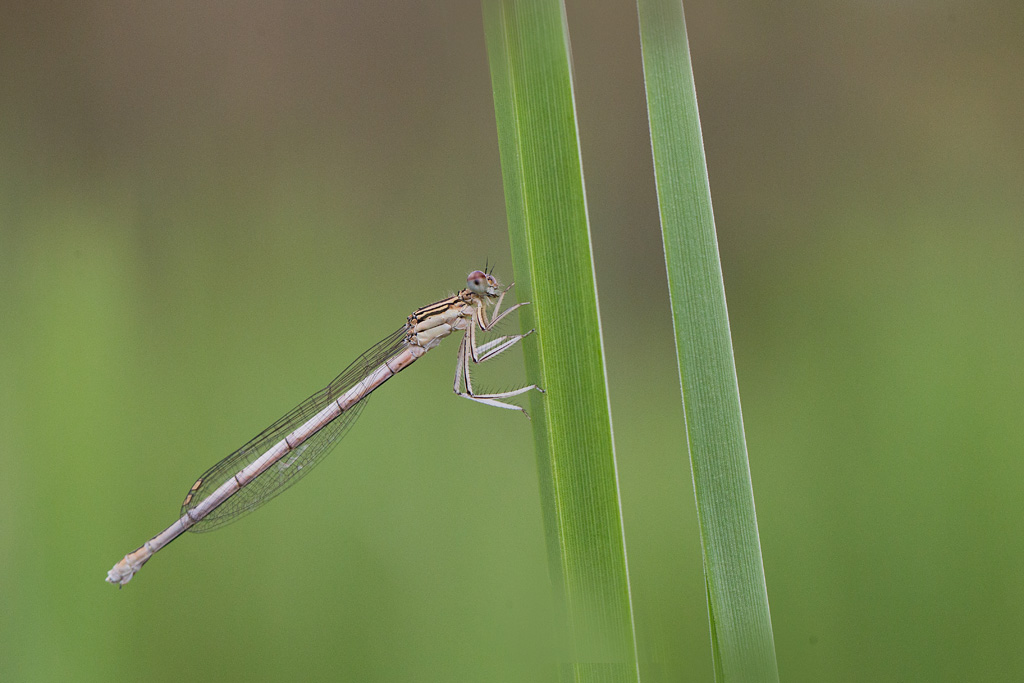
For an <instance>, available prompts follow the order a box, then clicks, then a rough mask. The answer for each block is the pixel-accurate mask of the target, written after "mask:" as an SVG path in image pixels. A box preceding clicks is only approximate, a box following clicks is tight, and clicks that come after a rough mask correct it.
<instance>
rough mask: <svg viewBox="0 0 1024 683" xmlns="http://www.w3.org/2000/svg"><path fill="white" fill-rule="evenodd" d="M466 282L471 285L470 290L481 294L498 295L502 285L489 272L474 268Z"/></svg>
mask: <svg viewBox="0 0 1024 683" xmlns="http://www.w3.org/2000/svg"><path fill="white" fill-rule="evenodd" d="M466 283H467V284H468V285H469V290H470V291H471V292H474V293H475V294H480V295H481V296H492V297H493V296H498V294H500V292H499V291H498V289H499V287H500V285H499V284H498V280H497V279H496V278H495V277H494V276H493V275H490V274H488V273H485V272H484V271H482V270H474V271H473V272H472V273H470V274H469V277H467V278H466Z"/></svg>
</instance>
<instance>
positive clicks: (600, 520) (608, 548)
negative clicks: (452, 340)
mask: <svg viewBox="0 0 1024 683" xmlns="http://www.w3.org/2000/svg"><path fill="white" fill-rule="evenodd" d="M483 8H484V25H485V32H486V36H487V51H488V56H489V59H490V64H491V80H492V83H493V86H494V104H495V110H496V116H497V123H498V136H499V147H500V151H501V163H502V173H503V177H504V185H505V198H506V205H507V209H508V216H509V232H510V237H511V241H512V252H513V259H514V261H515V263H514V265H515V270H516V278H517V281H516V287H517V290H518V291H517V296H518V298H519V299H520V300H527V301H531V302H532V305H531V306H528V307H526V308H525V309H524V311H523V313H524V315H523V316H522V320H523V324H524V326H532V327H535V328H536V330H537V335H536V338H535V339H534V340H532V343H530V344H528V345H527V350H526V358H527V365H528V371H529V372H530V375H531V377H532V378H534V379H535V380H536V381H537V382H538V383H539V384H541V385H542V386H543V387H544V388H545V389H546V390H547V394H546V395H545V396H538V397H537V398H535V399H534V402H533V408H534V410H533V414H534V419H535V423H534V430H535V431H534V433H535V438H536V443H537V457H538V470H539V476H540V480H541V494H542V499H543V504H544V517H545V527H546V529H545V531H546V534H547V540H548V549H549V563H550V569H551V576H552V581H553V583H554V584H555V588H556V591H557V592H558V593H559V594H560V597H561V605H562V616H563V617H564V624H565V625H566V629H565V636H566V641H565V643H564V649H563V653H562V658H563V667H562V674H563V677H564V678H566V679H571V680H575V681H597V680H600V681H634V680H636V679H637V669H636V652H635V640H634V635H633V619H632V611H631V602H630V594H629V583H628V576H627V573H626V558H625V547H624V541H623V535H622V520H621V514H620V507H619V492H618V481H617V475H616V467H615V452H614V449H613V444H612V433H611V416H610V414H609V406H608V395H607V386H606V381H605V372H604V352H603V347H602V341H601V328H600V321H599V318H598V306H597V290H596V284H595V281H594V271H593V262H592V259H591V248H590V232H589V226H588V222H587V209H586V202H585V196H584V190H583V174H582V169H581V165H580V152H579V144H578V139H577V129H576V115H575V104H574V101H573V91H572V75H571V69H570V60H569V49H568V45H569V42H568V33H567V30H566V26H565V14H564V8H563V6H562V4H561V2H559V1H557V0H554V1H552V0H525V1H523V0H520V1H518V2H517V1H515V0H508V1H507V2H501V1H500V0H484V3H483Z"/></svg>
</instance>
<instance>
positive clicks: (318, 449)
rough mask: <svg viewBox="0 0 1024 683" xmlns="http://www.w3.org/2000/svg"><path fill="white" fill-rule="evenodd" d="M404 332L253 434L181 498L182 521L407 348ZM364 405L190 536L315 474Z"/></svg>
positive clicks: (201, 522) (273, 469)
mask: <svg viewBox="0 0 1024 683" xmlns="http://www.w3.org/2000/svg"><path fill="white" fill-rule="evenodd" d="M405 332H406V328H405V327H401V328H399V329H398V330H395V331H394V332H392V333H391V334H390V335H388V336H387V337H385V338H384V339H383V340H381V341H380V342H378V343H377V344H375V345H373V346H372V347H370V349H369V350H367V351H366V353H364V354H363V355H361V356H359V358H357V359H356V360H355V361H353V363H352V364H351V365H349V366H348V367H347V368H345V369H344V370H343V371H342V373H341V374H340V375H338V376H337V377H336V378H335V379H334V381H332V382H331V383H330V384H328V385H327V386H326V387H324V388H323V389H321V390H320V391H318V392H316V393H315V394H313V395H312V396H310V397H309V398H307V399H306V400H305V401H303V402H302V403H300V404H299V405H297V406H295V407H294V408H293V409H292V410H290V411H289V412H288V413H287V414H285V415H284V417H282V418H281V419H280V420H278V421H277V422H275V423H274V424H272V425H270V426H269V427H267V428H266V429H264V430H263V431H262V432H260V433H259V434H257V435H256V436H255V437H254V438H253V439H252V440H251V441H250V442H249V443H247V444H245V445H244V446H242V447H241V448H239V449H238V450H237V451H235V452H234V453H232V454H231V455H229V456H228V457H226V458H224V459H223V460H221V461H220V462H219V463H217V464H216V465H214V466H213V467H211V468H210V469H208V470H207V471H206V472H204V473H203V475H202V476H201V477H199V479H198V480H196V483H195V484H193V485H192V488H191V489H189V492H188V495H187V496H185V502H184V503H182V506H181V514H182V515H185V514H186V513H188V512H189V511H190V510H193V509H195V508H196V506H197V505H199V504H200V503H202V502H203V500H204V499H205V498H206V497H207V496H209V495H210V494H211V493H213V492H214V491H216V490H217V489H218V488H219V487H220V486H221V484H223V483H224V482H226V481H228V480H229V479H230V478H231V477H233V476H235V474H237V473H238V472H239V471H241V470H242V469H243V468H244V467H246V466H247V465H249V464H250V463H252V462H253V461H254V460H256V459H257V458H259V457H260V456H261V455H263V454H264V453H266V452H267V451H268V450H270V448H271V447H272V446H274V445H275V444H277V443H279V442H280V441H281V440H282V439H284V437H285V436H287V435H288V434H290V433H292V432H293V431H295V429H297V428H298V427H300V426H302V425H303V424H305V423H306V421H307V420H309V419H310V418H311V417H313V416H314V415H316V414H317V413H319V412H320V411H321V410H322V409H324V408H325V407H326V406H327V405H328V404H330V402H331V401H334V400H336V399H337V398H338V397H339V396H341V395H342V394H344V393H345V392H346V391H348V390H349V389H351V388H352V387H354V386H356V385H357V384H358V383H359V382H361V381H363V380H365V379H366V377H367V375H369V374H370V371H372V370H374V369H375V368H378V367H380V365H381V364H382V363H383V362H384V361H385V360H387V359H388V358H390V357H391V356H393V355H394V354H396V353H398V352H399V351H400V350H401V349H402V348H403V347H404V346H405ZM365 405H366V399H365V398H364V399H363V400H362V401H360V402H359V403H357V404H355V405H354V406H352V407H351V408H349V409H348V410H346V411H345V412H344V413H342V414H341V415H339V416H338V417H336V418H335V419H334V420H332V421H331V422H330V423H328V424H327V425H326V426H325V427H324V428H323V429H321V430H320V431H318V432H317V433H316V434H314V435H313V436H311V437H309V438H308V439H307V440H306V441H305V442H303V443H302V444H301V445H299V446H298V447H297V448H296V449H295V450H293V451H292V452H290V453H288V454H287V455H286V456H285V457H283V458H282V459H281V460H280V461H279V462H277V463H275V464H274V465H272V466H271V467H269V468H267V470H266V471H264V472H263V473H262V474H260V475H259V476H258V477H256V478H255V479H253V480H252V481H250V482H249V483H248V484H247V485H246V486H244V487H242V488H241V489H239V491H238V492H237V493H235V495H233V496H231V497H230V498H228V499H227V500H225V501H224V502H223V503H221V504H220V505H219V506H218V507H216V508H215V509H214V510H213V511H211V512H210V514H208V515H207V516H206V517H204V518H203V519H201V520H199V521H198V522H197V523H196V524H195V525H194V526H192V527H191V528H190V529H189V531H199V532H201V531H212V530H213V529H217V528H219V527H222V526H224V525H225V524H230V523H231V522H233V521H235V520H236V519H238V518H239V517H242V516H244V515H246V514H248V513H249V512H252V511H253V510H255V509H256V508H257V507H259V506H260V505H263V504H264V503H266V502H267V501H268V500H270V499H271V498H273V497H274V496H276V495H277V494H279V493H281V492H282V491H284V490H285V489H286V488H288V487H289V486H291V485H292V484H294V483H295V482H297V481H298V480H299V479H301V478H302V477H303V476H304V475H305V474H306V473H307V472H309V471H310V470H311V469H313V466H314V465H316V464H317V463H318V462H320V461H321V460H322V459H323V457H324V456H325V455H327V453H328V452H329V451H330V450H331V448H332V447H333V446H334V445H335V444H337V443H338V442H339V441H341V438H342V437H343V436H345V433H346V432H347V431H348V429H349V428H350V427H351V426H352V425H353V424H354V423H355V421H356V419H357V418H358V417H359V414H360V413H361V412H362V410H363V407H364V406H365Z"/></svg>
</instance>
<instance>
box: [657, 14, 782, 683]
mask: <svg viewBox="0 0 1024 683" xmlns="http://www.w3.org/2000/svg"><path fill="white" fill-rule="evenodd" d="M638 8H639V14H640V39H641V44H642V50H643V63H644V78H645V82H646V86H647V107H648V116H649V119H650V127H651V141H652V149H653V153H654V169H655V176H656V181H657V188H658V204H659V208H660V212H661V225H662V236H663V239H664V243H665V262H666V265H667V269H668V281H669V291H670V295H671V300H672V316H673V322H674V325H675V333H676V346H677V349H676V352H677V354H678V358H679V374H680V381H681V383H682V390H683V406H684V409H685V414H686V436H687V440H688V442H689V447H690V464H691V467H692V469H693V482H694V488H695V492H696V498H697V512H698V516H699V519H700V531H701V543H702V545H703V553H704V576H705V582H706V587H707V595H708V609H709V612H710V622H711V641H712V653H713V655H712V656H713V658H714V664H715V675H716V679H717V680H719V681H730V682H731V681H778V678H779V675H778V666H777V663H776V660H775V645H774V640H773V637H772V625H771V615H770V614H769V611H768V593H767V589H766V586H765V580H764V568H763V566H762V562H761V546H760V541H759V540H758V533H757V520H756V517H755V515H754V495H753V488H752V486H751V481H750V469H749V465H748V462H747V447H746V440H745V438H744V435H743V416H742V414H741V412H740V397H739V388H738V384H737V379H736V367H735V363H734V360H733V353H732V340H731V338H730V335H729V317H728V311H727V309H726V304H725V287H724V284H723V282H722V269H721V264H720V262H719V257H718V242H717V239H716V237H715V224H714V217H713V215H712V211H711V191H710V188H709V186H708V176H707V167H706V165H705V161H704V147H703V142H702V139H701V132H700V120H699V118H698V115H697V97H696V91H695V88H694V84H693V72H692V69H691V67H690V55H689V47H688V44H687V39H686V27H685V24H684V21H683V8H682V5H681V4H680V1H679V0H638Z"/></svg>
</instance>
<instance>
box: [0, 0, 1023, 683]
mask: <svg viewBox="0 0 1024 683" xmlns="http://www.w3.org/2000/svg"><path fill="white" fill-rule="evenodd" d="M1022 8H1024V5H1022V4H1021V3H1019V2H1017V1H1016V0H1001V1H993V2H981V3H968V2H956V1H949V2H909V1H903V2H880V1H878V2H871V1H863V0H861V1H856V2H851V1H846V2H832V3H819V2H806V1H797V2H789V3H785V4H784V5H781V6H777V5H772V4H766V3H761V2H752V1H751V0H737V1H735V2H724V3H723V2H707V1H703V0H702V1H695V2H687V3H686V7H685V9H686V14H687V20H688V29H689V35H690V41H691V47H692V53H693V63H694V68H695V75H696V83H697V89H698V97H699V102H700V107H701V115H702V116H701V118H702V124H703V130H704V136H705V144H706V153H707V159H708V166H709V171H710V177H711V187H712V195H713V198H714V205H715V210H716V211H715V214H716V221H717V226H718V234H719V240H720V246H721V255H722V265H723V269H724V273H725V282H726V290H727V294H728V299H729V304H730V315H731V322H732V332H733V337H734V343H735V349H736V361H737V367H738V373H739V382H740V389H741V394H742V398H743V406H744V409H745V410H744V421H745V424H746V429H747V439H748V446H749V452H750V466H751V471H752V476H753V482H754V489H755V497H756V501H757V511H758V521H759V525H760V533H761V541H762V547H763V553H764V564H765V574H766V577H767V582H768V594H769V598H770V602H771V607H772V617H773V624H774V629H775V639H776V648H777V652H778V660H779V669H780V674H781V677H782V679H783V680H786V681H866V680H870V681H908V680H921V681H964V680H971V681H1016V680H1021V679H1022V678H1024V580H1022V576H1024V574H1022V570H1021V567H1022V566H1024V510H1022V503H1024V493H1022V491H1024V458H1022V445H1024V430H1022V426H1024V419H1022V416H1021V405H1022V398H1024V391H1022V386H1024V356H1022V353H1021V341H1022V332H1024V316H1022V312H1024V308H1022V307H1024V269H1022V266H1021V261H1022V256H1024V125H1022V123H1021V122H1022V121H1024V87H1022V85H1024V84H1022V78H1024V77H1022V74H1024V68H1022V66H1024V31H1022V27H1024V9H1022ZM635 11H636V10H635V6H634V5H632V4H631V3H629V2H624V3H616V2H607V1H605V2H595V1H594V0H588V1H587V2H581V1H578V0H571V1H570V2H568V22H569V29H570V34H571V38H572V47H573V57H574V65H575V74H576V95H577V104H578V111H579V120H580V125H581V131H580V137H581V144H582V152H583V160H584V172H585V177H586V183H587V189H588V196H589V209H590V219H591V229H592V233H593V245H594V258H595V263H596V272H597V278H598V285H599V292H600V301H601V310H602V317H603V324H604V334H605V345H606V351H607V363H608V377H609V387H610V392H611V405H612V410H613V420H614V425H615V433H616V440H617V454H618V461H619V465H620V480H621V485H622V501H623V508H624V514H625V523H626V536H627V542H628V551H629V557H630V561H631V565H630V570H631V577H632V581H633V598H634V610H635V616H636V621H637V629H638V641H639V647H640V652H641V665H642V672H643V674H644V677H645V680H649V681H660V680H666V679H668V678H670V677H671V679H672V680H678V672H679V671H680V670H683V671H685V672H687V674H688V675H687V676H686V678H687V679H688V680H711V677H712V671H711V662H710V655H709V647H708V633H707V629H708V627H707V616H706V614H707V613H706V605H705V597H704V591H703V580H702V574H701V571H702V570H701V563H700V549H699V542H698V538H697V535H696V523H695V518H694V511H693V495H692V487H691V482H690V476H689V465H688V462H687V460H686V454H685V452H684V451H683V450H682V448H681V431H680V430H681V428H682V410H681V407H680V400H679V395H678V381H677V374H676V364H675V359H674V351H673V339H672V331H671V326H670V321H669V310H668V303H667V300H666V299H667V293H666V285H665V276H664V267H663V263H662V255H661V245H660V235H659V228H658V223H657V210H656V203H655V193H654V185H653V177H652V171H651V162H650V148H649V141H648V136H647V129H646V124H647V122H646V110H645V104H644V93H643V82H642V72H641V64H640V54H639V47H638V41H637V36H636V30H637V29H636V14H635ZM481 27H482V22H481V17H480V7H479V5H478V4H477V3H476V2H429V3H411V2H399V1H394V0H377V1H375V2H347V3H346V2H340V3H328V2H313V3H288V2H280V1H278V2H263V3H248V2H215V3H208V2H164V3H135V2H103V3H100V2H50V3H14V2H5V3H3V4H2V5H0V73H2V75H3V78H2V82H0V679H2V680H5V681H55V680H62V681H64V680H74V681H91V680H148V681H180V680H182V679H189V680H214V679H217V680H250V681H252V680H267V681H280V680H305V681H315V680H358V681H399V680H401V681H501V680H508V681H542V680H551V676H552V673H553V669H552V667H551V657H552V656H553V655H552V648H551V646H550V645H549V643H550V641H551V637H552V632H551V626H550V618H551V607H550V594H549V587H548V580H547V569H546V558H545V554H544V552H545V551H544V541H543V538H542V530H541V519H540V512H539V503H538V487H537V475H536V469H535V463H534V459H533V453H532V437H531V433H530V426H529V424H528V423H527V421H526V420H524V419H522V418H521V417H519V416H517V415H515V414H512V413H505V412H501V411H495V410H493V409H489V408H487V407H484V406H479V405H473V404H471V403H469V402H466V401H460V400H456V399H455V398H454V397H453V396H452V394H451V391H450V389H449V387H450V384H451V377H452V373H453V370H454V365H453V360H454V356H455V349H454V344H451V346H446V345H443V346H442V347H440V348H439V349H438V350H437V351H435V352H434V353H432V354H430V355H429V356H428V357H427V358H426V359H424V360H423V361H421V362H420V363H418V364H417V365H416V366H415V367H414V368H413V369H411V370H410V371H408V372H407V373H403V375H402V376H401V377H400V378H397V379H396V380H394V381H393V382H392V383H390V384H389V385H387V386H386V387H385V388H384V389H382V390H381V391H380V392H378V393H377V394H375V395H374V397H373V399H372V400H371V402H370V405H369V406H368V408H367V410H366V412H365V413H364V415H363V417H362V419H361V420H360V423H359V424H358V425H357V427H356V428H355V429H353V431H352V432H351V434H350V436H348V437H347V439H346V441H345V443H344V444H342V446H341V447H340V448H339V449H338V451H337V452H336V453H335V454H333V455H332V456H331V457H330V458H328V459H327V460H326V461H325V462H324V463H323V464H322V465H321V466H320V467H319V468H318V470H317V472H316V473H315V474H313V475H312V476H310V477H308V478H307V479H306V480H304V481H303V482H302V483H301V484H300V485H298V486H297V487H295V488H294V489H292V490H290V491H289V492H287V493H286V494H285V495H283V496H282V497H281V498H279V499H277V500H275V501H274V502H273V503H271V504H270V505H269V506H268V507H267V508H265V509H262V510H260V511H259V512H258V513H256V514H254V515H252V516H250V517H248V518H246V519H245V520H244V521H242V522H239V523H238V524H235V525H233V526H231V527H229V528H227V529H225V530H222V531H218V532H217V533H214V534H206V535H188V536H186V537H185V538H184V539H181V540H179V541H178V542H177V543H175V544H174V545H173V546H172V547H170V548H168V549H167V550H166V551H164V552H162V553H160V555H159V556H158V557H157V558H156V559H155V560H154V561H153V562H151V563H150V564H148V565H147V566H146V568H145V569H144V570H143V571H142V572H141V573H140V574H139V576H137V577H136V579H135V580H134V581H133V582H132V583H131V584H130V585H128V586H127V587H126V588H125V589H124V590H122V591H117V590H115V589H114V588H113V587H112V586H110V585H108V584H106V583H104V581H103V578H104V576H105V573H106V571H107V569H108V568H109V567H110V566H111V565H112V564H113V563H114V562H115V561H116V560H117V559H118V558H120V557H121V556H122V555H123V554H124V553H125V552H127V551H129V550H131V549H133V548H135V547H137V546H138V545H139V544H140V543H141V542H142V541H144V540H145V539H147V538H149V537H150V536H151V535H153V534H154V533H156V532H157V531H159V530H161V529H163V528H164V527H165V526H166V525H167V524H169V523H170V522H171V521H172V520H173V519H175V516H176V514H177V510H178V505H179V502H180V500H181V499H182V498H183V497H184V494H185V492H186V490H187V489H188V487H189V486H190V485H191V483H192V482H193V481H194V479H195V477H197V476H198V475H199V474H200V473H201V472H202V471H204V470H205V469H206V468H207V467H208V466H209V465H211V464H213V463H214V462H216V461H217V460H219V459H220V458H221V457H223V456H224V455H226V454H227V453H229V452H231V451H232V450H233V449H234V448H236V447H237V446H238V445H240V444H241V443H243V442H245V441H247V440H248V439H249V438H250V437H251V436H252V435H254V434H255V433H256V432H258V431H260V430H261V429H262V428H263V427H264V426H266V425H267V424H269V423H270V422H272V421H273V420H275V419H276V418H277V417H279V415H280V414H282V413H284V412H285V411H286V410H288V409H289V408H291V407H292V405H294V404H295V403H297V402H298V401H299V400H301V399H302V398H304V397H305V396H306V395H308V394H310V393H312V392H313V391H315V390H316V389H318V388H320V387H321V386H322V385H323V384H324V383H326V382H327V381H328V380H329V379H330V378H332V377H333V376H334V375H335V374H336V373H337V372H339V371H340V370H341V369H342V368H343V367H344V366H345V365H347V364H348V362H349V361H351V360H352V359H353V358H354V357H355V356H356V355H358V353H360V352H361V351H362V350H364V348H366V347H368V346H369V345H370V344H371V343H373V342H374V341H376V340H377V339H378V338H379V337H381V336H383V335H384V334H386V333H387V332H389V331H391V330H392V329H394V328H395V327H397V325H398V324H400V323H401V321H402V320H403V319H404V316H405V315H407V314H408V312H409V311H411V310H412V309H414V308H415V307H417V306H419V305H422V304H424V303H427V302H430V301H433V300H436V299H438V298H441V297H443V296H445V295H447V294H448V293H450V292H451V291H452V290H454V289H457V288H458V287H459V286H460V284H461V283H462V282H463V278H464V276H465V274H466V273H467V272H468V271H469V270H471V269H474V268H477V267H480V266H481V265H482V264H483V263H484V262H485V260H489V261H490V262H491V263H496V264H497V273H498V274H499V275H502V276H504V277H505V278H506V279H511V278H512V277H513V273H511V272H510V270H511V259H510V256H509V248H508V243H507V233H506V230H505V217H504V199H503V196H502V186H501V178H500V171H499V163H498V151H497V141H496V135H495V123H494V116H493V108H492V99H491V92H490V82H489V73H488V67H487V62H486V55H485V49H484V42H483V36H482V28H481ZM480 377H481V381H482V382H483V383H484V384H485V386H486V385H488V384H489V385H491V386H495V387H500V386H506V385H512V384H514V383H516V382H519V381H521V379H522V363H521V361H520V359H518V358H513V359H512V360H510V361H505V362H504V363H500V364H495V366H494V367H489V366H488V367H485V368H483V369H482V370H481V372H480Z"/></svg>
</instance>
